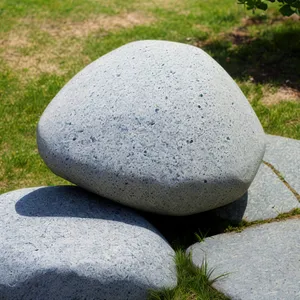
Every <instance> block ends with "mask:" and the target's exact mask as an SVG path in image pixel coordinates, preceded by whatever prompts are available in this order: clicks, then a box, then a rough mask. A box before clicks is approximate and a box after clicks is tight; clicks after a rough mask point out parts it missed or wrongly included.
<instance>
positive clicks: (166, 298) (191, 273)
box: [149, 250, 228, 300]
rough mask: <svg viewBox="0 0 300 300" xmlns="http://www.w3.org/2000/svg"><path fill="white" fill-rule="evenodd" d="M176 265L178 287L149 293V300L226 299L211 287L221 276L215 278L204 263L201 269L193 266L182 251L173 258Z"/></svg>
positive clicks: (189, 258) (188, 257)
mask: <svg viewBox="0 0 300 300" xmlns="http://www.w3.org/2000/svg"><path fill="white" fill-rule="evenodd" d="M175 261H176V265H177V276H178V285H177V287H176V288H175V289H172V290H164V291H160V292H157V291H151V292H150V295H149V299H150V300H171V299H175V300H194V299H201V300H225V299H228V298H227V297H225V296H224V295H222V294H221V293H219V292H217V291H216V290H215V289H213V288H212V287H211V285H212V284H213V283H214V282H215V281H216V280H218V279H220V278H221V277H223V276H226V274H224V275H223V276H219V277H217V278H215V277H214V276H213V273H214V270H213V269H209V266H208V265H207V263H206V261H204V262H203V264H202V266H201V268H197V267H195V266H194V265H193V263H192V260H191V257H190V256H187V255H186V254H185V252H184V251H183V250H178V251H177V252H176V257H175Z"/></svg>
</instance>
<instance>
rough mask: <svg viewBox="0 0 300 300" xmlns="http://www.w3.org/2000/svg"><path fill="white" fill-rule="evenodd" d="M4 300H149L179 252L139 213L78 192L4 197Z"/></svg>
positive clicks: (0, 281) (0, 276)
mask: <svg viewBox="0 0 300 300" xmlns="http://www.w3.org/2000/svg"><path fill="white" fill-rule="evenodd" d="M0 245H1V251H0V299H5V300H19V299H23V300H29V299H30V300H41V299H43V300H48V299H49V300H50V299H51V300H52V299H56V300H67V299H77V300H80V299H89V300H92V299H97V300H101V299H103V300H104V299H106V300H109V299H112V300H115V299H120V300H124V299H136V300H140V299H146V298H147V291H148V289H154V290H158V289H162V288H171V287H174V286H175V285H176V271H175V263H174V251H173V250H172V248H171V247H170V246H169V245H168V243H167V242H166V241H165V240H164V239H163V238H162V236H161V235H160V234H159V233H158V232H157V231H156V229H155V228H154V227H153V226H152V225H150V224H149V223H148V222H147V221H146V220H145V219H143V218H142V217H141V216H139V215H137V214H136V213H134V212H133V211H132V210H130V209H127V208H124V207H123V206H121V205H118V204H114V203H112V202H111V201H106V200H104V199H102V198H100V197H98V196H96V195H92V194H90V193H88V192H85V191H84V190H82V189H80V188H78V187H48V188H29V189H22V190H17V191H13V192H10V193H7V194H3V195H1V196H0Z"/></svg>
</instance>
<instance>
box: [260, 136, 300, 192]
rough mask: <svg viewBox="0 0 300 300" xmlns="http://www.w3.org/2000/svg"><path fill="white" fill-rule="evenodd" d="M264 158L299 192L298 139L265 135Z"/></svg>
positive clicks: (299, 160)
mask: <svg viewBox="0 0 300 300" xmlns="http://www.w3.org/2000/svg"><path fill="white" fill-rule="evenodd" d="M266 141H267V148H266V153H265V156H264V160H265V161H267V162H268V163H270V164H272V165H273V166H274V167H275V168H276V169H277V170H278V171H279V172H280V173H281V175H282V176H283V177H284V179H285V180H286V181H287V182H288V183H289V185H290V186H291V187H292V188H293V189H295V190H296V192H297V193H298V194H300V140H294V139H289V138H285V137H281V136H275V135H266Z"/></svg>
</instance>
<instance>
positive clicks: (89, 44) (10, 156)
mask: <svg viewBox="0 0 300 300" xmlns="http://www.w3.org/2000/svg"><path fill="white" fill-rule="evenodd" d="M234 2H235V1H234V0H223V1H217V0H207V1H195V0H185V1H179V0H150V1H140V0H139V1H138V0H130V1H121V0H112V1H104V0H97V1H96V0H86V1H82V0H66V1H59V0H53V1H48V0H24V1H17V0H0V119H1V123H0V193H5V192H8V191H10V190H14V189H19V188H24V187H29V186H41V185H57V184H68V183H67V182H66V181H65V180H63V179H61V178H59V177H57V176H55V175H54V174H52V173H51V172H50V171H49V170H48V169H47V167H46V166H45V164H44V163H43V161H42V160H41V159H40V157H39V155H38V152H37V146H36V141H35V130H36V125H37V122H38V120H39V117H40V116H41V114H42V112H43V110H44V109H45V107H46V106H47V104H48V103H49V102H50V101H51V99H52V98H53V97H54V96H55V94H56V93H57V92H58V91H59V90H60V89H61V88H62V86H63V85H64V84H65V83H66V82H67V81H68V80H69V79H70V78H72V76H74V75H75V74H76V73H77V72H78V71H79V70H80V69H82V68H83V67H84V66H85V65H87V64H88V63H90V62H91V61H93V60H95V59H97V58H98V57H99V56H101V55H103V54H105V53H107V52H109V51H111V50H113V49H115V48H117V47H119V46H121V45H123V44H125V43H128V42H131V41H135V40H141V39H163V40H170V41H177V42H182V43H187V44H192V45H195V46H198V47H201V48H203V49H204V50H205V51H207V52H208V53H209V54H210V55H211V56H213V57H214V58H215V59H216V60H217V61H218V62H219V63H220V64H221V65H222V66H223V67H224V68H225V69H226V70H227V71H228V72H229V74H230V75H231V76H232V77H233V78H234V79H235V80H236V81H237V83H238V84H239V86H240V87H241V89H242V90H243V92H244V93H245V95H246V96H247V98H248V99H249V100H250V101H251V104H252V106H253V108H254V110H255V112H256V114H257V115H258V117H259V119H260V121H261V123H262V125H263V127H264V129H265V131H266V132H267V133H270V134H276V135H281V136H286V137H290V138H295V139H300V117H299V116H300V100H299V99H300V76H299V69H300V57H299V52H300V39H299V35H300V24H299V21H294V20H290V19H286V18H282V17H280V16H279V15H278V13H277V11H276V10H275V9H272V8H271V9H269V10H268V12H267V13H263V12H259V13H257V14H256V15H252V13H251V12H247V11H245V10H244V9H243V7H242V6H239V5H236V4H235V3H234ZM130 14H133V16H135V17H138V19H139V20H140V21H139V22H138V23H137V24H136V23H130V18H129V19H128V20H127V21H126V16H127V15H130ZM103 18H106V20H107V21H106V22H104V23H101V22H102V20H103ZM116 20H117V23H118V22H119V23H120V22H121V21H122V22H123V24H121V25H117V26H112V25H111V24H114V22H115V23H116ZM124 20H125V21H124ZM124 22H125V23H124ZM126 22H127V23H126ZM75 29H76V30H75ZM197 224H198V223H197ZM206 224H207V223H206ZM205 226H206V225H203V224H198V226H196V227H195V228H194V229H191V228H185V231H184V232H183V238H181V239H179V238H178V237H176V236H173V237H172V241H173V245H174V246H175V245H176V244H177V245H181V247H183V245H184V246H187V245H190V244H191V243H192V242H196V239H195V234H194V233H195V232H198V235H199V236H200V237H201V233H199V232H200V231H202V232H205V233H206V232H207V233H208V234H209V235H211V234H214V233H216V232H217V231H213V230H212V229H211V228H207V227H205ZM179 227H182V224H179ZM204 227H205V228H204ZM240 228H241V227H240ZM199 229H201V230H200V231H199ZM178 230H179V229H178ZM214 230H216V229H214ZM170 231H174V230H173V229H172V230H170ZM176 233H177V231H176ZM176 262H177V266H178V275H179V284H178V287H177V288H175V289H174V290H172V291H163V292H162V293H156V294H153V295H152V296H153V297H154V298H153V299H191V300H192V299H225V298H224V296H222V295H220V294H219V293H217V292H216V291H215V290H214V289H212V287H211V280H210V279H209V278H208V277H209V276H208V275H210V274H209V272H208V270H209V269H207V266H206V269H205V268H204V269H203V268H202V269H197V268H195V267H193V266H192V264H191V262H190V260H189V259H188V258H187V257H185V256H184V255H183V252H182V250H178V251H177V256H176ZM204 266H205V265H204ZM208 267H209V266H208ZM155 297H156V298H155Z"/></svg>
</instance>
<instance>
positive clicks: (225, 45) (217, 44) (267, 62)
mask: <svg viewBox="0 0 300 300" xmlns="http://www.w3.org/2000/svg"><path fill="white" fill-rule="evenodd" d="M270 26H271V25H270ZM265 28H266V27H264V29H263V30H262V32H261V33H259V34H256V35H254V36H253V35H250V33H249V31H248V29H247V26H244V27H240V28H238V29H237V30H235V31H233V32H231V33H229V34H227V35H225V36H223V37H222V38H221V39H217V40H213V41H207V42H205V43H204V44H202V45H201V42H199V46H201V47H202V49H203V50H205V51H207V52H208V53H210V55H211V56H212V57H214V59H216V60H217V61H218V62H219V63H220V64H221V65H222V66H223V68H224V69H225V70H226V71H227V72H228V73H229V74H230V75H231V76H232V77H234V78H235V79H239V80H249V79H250V80H251V81H253V82H254V83H272V84H275V85H278V86H288V87H291V88H294V89H297V90H300V76H299V69H300V55H299V53H300V26H298V25H297V24H296V25H295V24H291V23H287V24H281V25H276V26H275V25H274V26H272V27H270V28H268V29H265Z"/></svg>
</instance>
